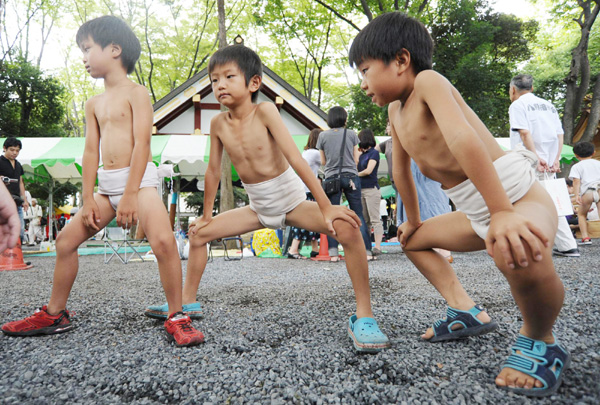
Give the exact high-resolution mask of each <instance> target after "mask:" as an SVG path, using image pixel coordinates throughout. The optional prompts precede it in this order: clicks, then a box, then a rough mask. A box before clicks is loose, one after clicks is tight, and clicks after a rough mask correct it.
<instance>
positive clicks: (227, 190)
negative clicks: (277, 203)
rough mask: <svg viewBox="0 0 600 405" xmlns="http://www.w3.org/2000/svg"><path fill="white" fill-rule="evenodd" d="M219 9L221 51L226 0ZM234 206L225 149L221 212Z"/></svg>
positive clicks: (225, 33) (221, 2)
mask: <svg viewBox="0 0 600 405" xmlns="http://www.w3.org/2000/svg"><path fill="white" fill-rule="evenodd" d="M217 9H218V13H219V49H221V48H225V47H226V46H227V30H226V26H225V2H224V0H218V1H217ZM221 111H226V109H225V108H224V107H223V106H221ZM234 206H235V205H234V201H233V185H232V184H231V159H230V158H229V155H228V154H227V151H225V149H223V159H222V162H221V203H220V206H219V212H225V211H229V210H231V209H233V208H234Z"/></svg>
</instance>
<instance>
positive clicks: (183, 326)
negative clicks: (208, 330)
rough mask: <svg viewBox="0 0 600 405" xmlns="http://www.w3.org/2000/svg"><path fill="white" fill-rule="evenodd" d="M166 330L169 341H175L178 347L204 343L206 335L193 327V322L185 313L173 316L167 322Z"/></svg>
mask: <svg viewBox="0 0 600 405" xmlns="http://www.w3.org/2000/svg"><path fill="white" fill-rule="evenodd" d="M165 329H166V331H167V336H168V337H169V340H172V341H175V345H176V346H178V347H182V346H196V345H199V344H200V343H204V334H203V333H202V332H200V331H199V330H196V329H195V328H194V327H193V326H192V320H191V319H190V317H189V316H188V315H186V314H184V313H183V312H175V313H174V314H171V316H169V318H168V319H167V320H166V321H165Z"/></svg>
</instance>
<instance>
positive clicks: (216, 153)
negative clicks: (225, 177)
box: [189, 116, 223, 235]
mask: <svg viewBox="0 0 600 405" xmlns="http://www.w3.org/2000/svg"><path fill="white" fill-rule="evenodd" d="M218 119H219V116H216V117H215V118H213V119H212V120H211V122H210V128H211V130H210V153H209V158H208V167H207V169H206V172H205V173H204V204H203V212H202V216H201V217H200V218H198V219H196V221H194V223H193V224H192V225H190V227H189V232H190V233H191V234H192V235H195V234H196V232H198V230H199V229H200V228H202V227H204V226H206V225H207V224H208V223H209V222H210V221H211V220H212V212H213V208H214V205H215V198H216V196H217V189H218V188H219V181H221V161H222V158H223V143H222V142H221V140H220V139H219V135H218V132H219V124H218V122H217V120H218Z"/></svg>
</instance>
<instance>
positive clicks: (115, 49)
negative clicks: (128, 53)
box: [109, 44, 122, 58]
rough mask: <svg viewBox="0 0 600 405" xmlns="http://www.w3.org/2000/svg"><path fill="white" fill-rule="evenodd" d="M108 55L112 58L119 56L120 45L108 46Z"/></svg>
mask: <svg viewBox="0 0 600 405" xmlns="http://www.w3.org/2000/svg"><path fill="white" fill-rule="evenodd" d="M109 46H110V53H111V55H112V57H113V58H118V57H119V56H121V52H122V49H121V45H118V44H110V45H109Z"/></svg>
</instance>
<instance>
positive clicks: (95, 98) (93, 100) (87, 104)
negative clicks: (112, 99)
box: [85, 93, 104, 108]
mask: <svg viewBox="0 0 600 405" xmlns="http://www.w3.org/2000/svg"><path fill="white" fill-rule="evenodd" d="M103 94H104V93H101V94H96V95H95V96H92V97H90V98H88V99H87V101H86V102H85V107H86V108H93V107H94V106H95V105H96V103H97V102H98V100H100V98H101V97H102V95H103Z"/></svg>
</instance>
